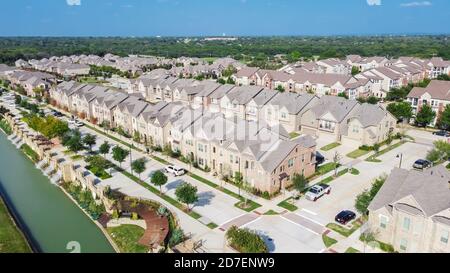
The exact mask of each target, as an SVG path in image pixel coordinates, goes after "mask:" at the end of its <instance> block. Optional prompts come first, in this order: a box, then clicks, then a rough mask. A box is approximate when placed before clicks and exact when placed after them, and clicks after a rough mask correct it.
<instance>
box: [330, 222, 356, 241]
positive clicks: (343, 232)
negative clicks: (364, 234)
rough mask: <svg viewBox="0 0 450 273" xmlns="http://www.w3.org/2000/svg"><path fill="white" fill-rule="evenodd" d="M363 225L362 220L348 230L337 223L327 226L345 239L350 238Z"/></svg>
mask: <svg viewBox="0 0 450 273" xmlns="http://www.w3.org/2000/svg"><path fill="white" fill-rule="evenodd" d="M361 225H362V221H361V220H360V219H358V220H356V221H354V222H353V223H352V228H351V229H348V228H346V227H344V226H342V225H339V224H335V223H330V224H328V225H327V228H329V229H331V230H333V231H335V232H337V233H339V234H341V235H342V236H344V237H349V236H350V235H352V234H353V233H354V232H355V231H357V230H358V229H359V228H360V227H361Z"/></svg>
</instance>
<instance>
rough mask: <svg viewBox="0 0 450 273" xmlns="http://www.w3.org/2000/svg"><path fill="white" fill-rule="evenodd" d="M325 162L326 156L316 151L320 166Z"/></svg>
mask: <svg viewBox="0 0 450 273" xmlns="http://www.w3.org/2000/svg"><path fill="white" fill-rule="evenodd" d="M323 162H325V157H324V156H323V155H322V154H321V153H319V152H316V165H317V166H319V165H321V164H323Z"/></svg>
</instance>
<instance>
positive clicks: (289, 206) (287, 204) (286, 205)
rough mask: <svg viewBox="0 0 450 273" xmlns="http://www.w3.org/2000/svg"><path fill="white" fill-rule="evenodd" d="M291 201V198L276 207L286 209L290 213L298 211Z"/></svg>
mask: <svg viewBox="0 0 450 273" xmlns="http://www.w3.org/2000/svg"><path fill="white" fill-rule="evenodd" d="M291 200H292V197H291V198H289V199H286V200H284V201H283V202H281V203H279V204H278V206H279V207H281V208H284V209H287V210H288V211H291V212H294V211H296V210H298V207H297V206H296V205H293V204H292V203H291Z"/></svg>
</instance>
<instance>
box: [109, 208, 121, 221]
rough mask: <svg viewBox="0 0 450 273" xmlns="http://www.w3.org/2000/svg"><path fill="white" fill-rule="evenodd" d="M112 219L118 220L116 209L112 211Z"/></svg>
mask: <svg viewBox="0 0 450 273" xmlns="http://www.w3.org/2000/svg"><path fill="white" fill-rule="evenodd" d="M111 217H112V218H113V219H119V217H120V215H119V211H117V210H116V209H115V210H114V211H113V213H112V216H111Z"/></svg>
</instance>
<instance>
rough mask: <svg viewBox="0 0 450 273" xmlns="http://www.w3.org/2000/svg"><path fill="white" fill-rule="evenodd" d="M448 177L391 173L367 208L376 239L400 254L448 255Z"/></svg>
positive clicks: (443, 172)
mask: <svg viewBox="0 0 450 273" xmlns="http://www.w3.org/2000/svg"><path fill="white" fill-rule="evenodd" d="M449 181H450V173H449V172H448V170H447V169H446V168H445V167H443V166H440V165H439V166H436V167H433V168H431V169H429V170H425V171H423V172H418V171H414V170H413V171H407V170H403V169H394V170H393V171H392V173H391V174H390V175H389V177H388V178H387V180H386V182H385V183H384V185H383V187H382V188H381V189H380V191H379V192H378V194H377V195H376V196H375V198H374V200H373V201H372V203H371V204H370V206H369V228H370V230H371V231H373V232H374V233H375V234H376V238H377V239H378V240H380V241H382V242H385V243H389V244H391V245H392V246H394V249H395V250H396V251H399V252H403V253H449V252H450V242H449V235H450V184H449Z"/></svg>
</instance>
